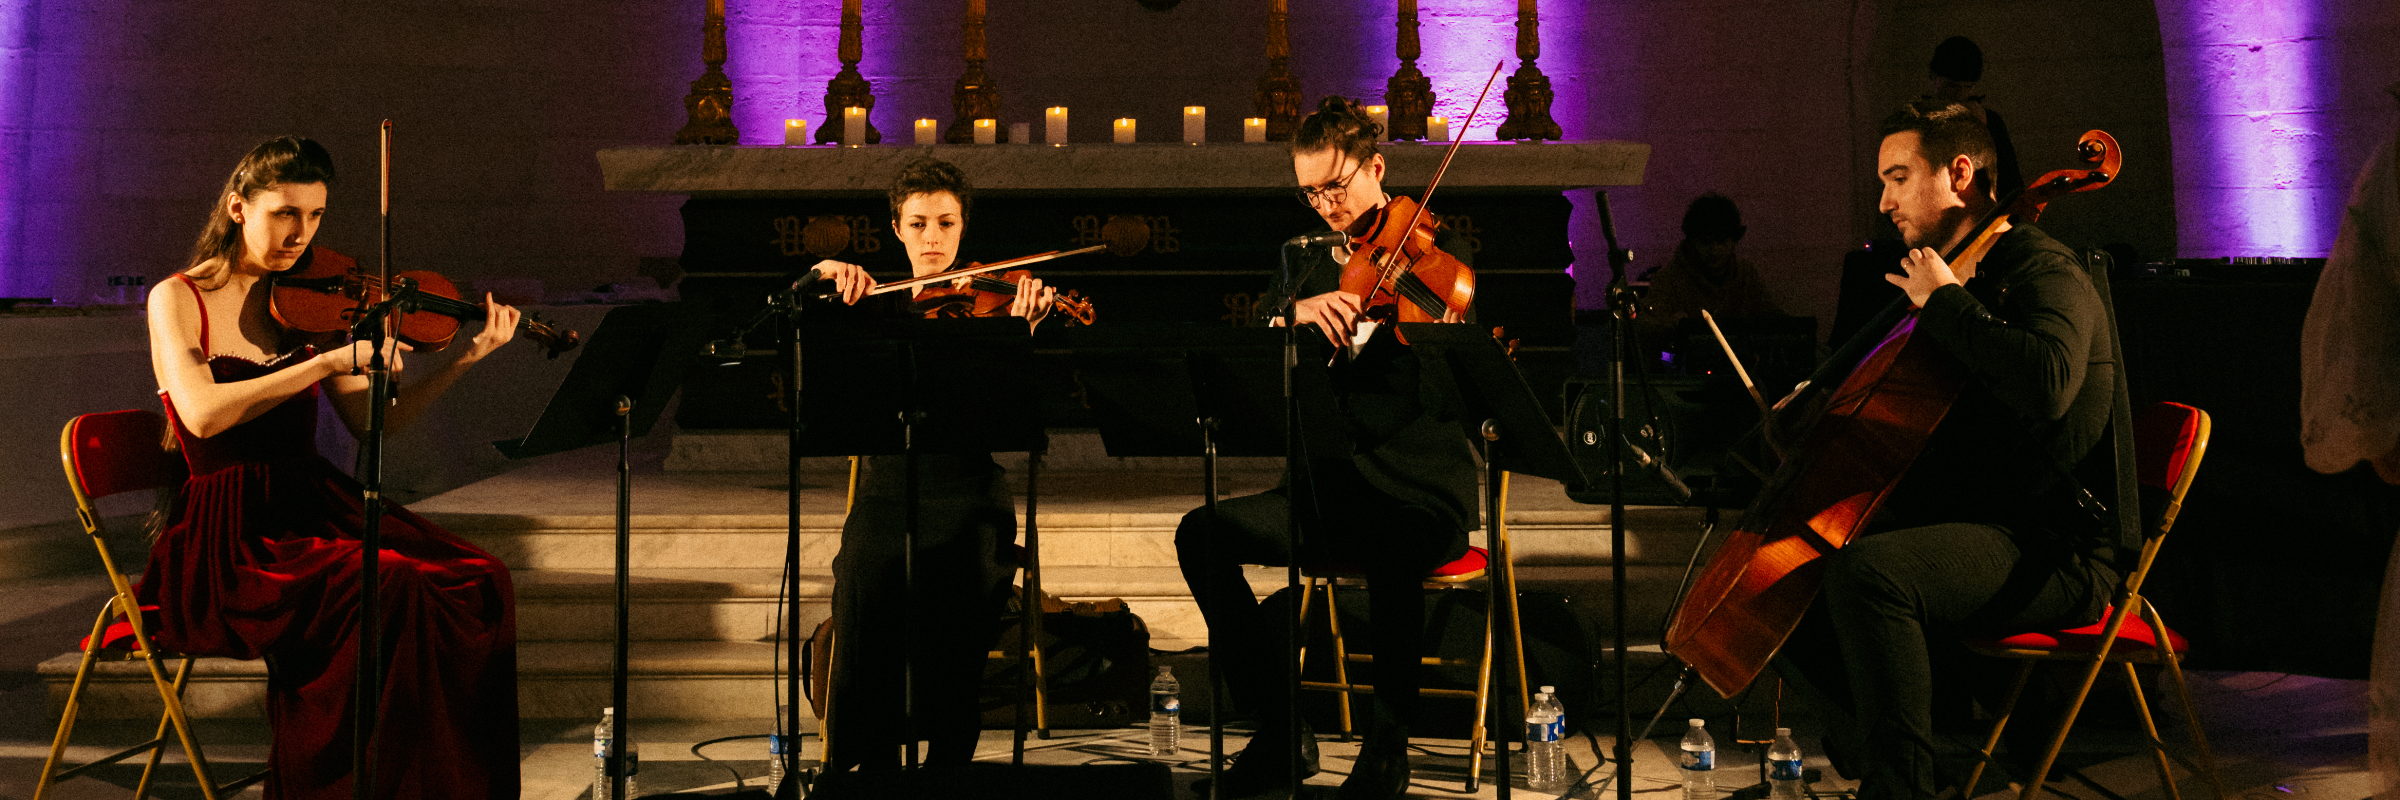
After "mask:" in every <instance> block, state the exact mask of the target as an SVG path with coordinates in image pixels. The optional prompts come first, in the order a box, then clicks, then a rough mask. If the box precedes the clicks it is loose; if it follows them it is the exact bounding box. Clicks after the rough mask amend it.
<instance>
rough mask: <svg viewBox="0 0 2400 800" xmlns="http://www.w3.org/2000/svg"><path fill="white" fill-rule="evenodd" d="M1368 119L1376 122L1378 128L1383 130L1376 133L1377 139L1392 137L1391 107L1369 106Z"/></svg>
mask: <svg viewBox="0 0 2400 800" xmlns="http://www.w3.org/2000/svg"><path fill="white" fill-rule="evenodd" d="M1367 121H1369V122H1373V123H1375V127H1376V129H1377V130H1379V131H1381V132H1380V133H1377V134H1375V138H1376V139H1377V140H1379V141H1380V140H1388V139H1390V138H1392V109H1391V108H1390V107H1388V106H1367Z"/></svg>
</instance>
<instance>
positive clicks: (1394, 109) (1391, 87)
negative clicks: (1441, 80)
mask: <svg viewBox="0 0 2400 800" xmlns="http://www.w3.org/2000/svg"><path fill="white" fill-rule="evenodd" d="M1395 50H1396V52H1397V54H1398V55H1399V56H1400V71H1399V72H1395V73H1392V79H1391V80H1389V81H1385V82H1384V84H1383V104H1384V105H1386V106H1390V107H1391V120H1392V121H1391V131H1390V132H1389V136H1390V137H1391V139H1392V140H1393V141H1399V140H1402V139H1423V138H1425V117H1427V116H1429V115H1431V114H1432V113H1433V79H1432V78H1428V77H1425V73H1424V72H1422V71H1419V70H1418V69H1417V56H1419V55H1422V54H1423V50H1422V48H1420V47H1419V46H1418V44H1417V0H1400V41H1399V45H1398V47H1397V48H1395Z"/></svg>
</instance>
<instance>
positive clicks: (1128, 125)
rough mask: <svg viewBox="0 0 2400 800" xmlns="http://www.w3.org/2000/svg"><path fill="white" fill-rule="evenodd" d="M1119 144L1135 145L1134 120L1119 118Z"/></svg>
mask: <svg viewBox="0 0 2400 800" xmlns="http://www.w3.org/2000/svg"><path fill="white" fill-rule="evenodd" d="M1117 144H1133V118H1132V117H1118V118H1117Z"/></svg>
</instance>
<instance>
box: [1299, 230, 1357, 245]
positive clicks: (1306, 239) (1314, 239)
mask: <svg viewBox="0 0 2400 800" xmlns="http://www.w3.org/2000/svg"><path fill="white" fill-rule="evenodd" d="M1283 246H1285V247H1348V246H1350V234H1347V233H1343V232H1341V231H1321V232H1318V233H1304V234H1301V235H1298V236H1294V237H1292V238H1289V239H1285V240H1283Z"/></svg>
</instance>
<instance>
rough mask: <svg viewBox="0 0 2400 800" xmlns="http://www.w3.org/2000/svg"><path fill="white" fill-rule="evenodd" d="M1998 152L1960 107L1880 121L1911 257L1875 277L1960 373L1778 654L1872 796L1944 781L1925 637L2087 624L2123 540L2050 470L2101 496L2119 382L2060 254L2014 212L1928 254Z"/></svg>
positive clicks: (2061, 249) (2108, 587)
mask: <svg viewBox="0 0 2400 800" xmlns="http://www.w3.org/2000/svg"><path fill="white" fill-rule="evenodd" d="M1995 160H1996V156H1995V154H1994V148H1993V145H1992V139H1991V134H1990V132H1989V131H1988V130H1987V129H1986V128H1985V126H1984V125H1983V123H1982V122H1981V121H1980V120H1979V119H1977V118H1976V116H1975V113H1974V111H1973V110H1972V109H1970V108H1968V107H1966V106H1962V105H1957V104H1947V103H1940V102H1936V101H1927V100H1919V101H1916V102H1913V103H1910V104H1909V105H1907V106H1905V107H1903V108H1901V109H1900V110H1899V111H1898V112H1896V113H1894V114H1892V115H1891V116H1890V117H1888V118H1886V119H1885V120H1884V123H1883V141H1882V145H1881V148H1880V150H1879V153H1878V156H1877V160H1876V167H1877V175H1878V176H1879V177H1880V178H1881V179H1882V182H1883V199H1882V201H1881V204H1880V208H1881V210H1882V211H1883V213H1884V214H1886V215H1888V216H1889V217H1890V218H1891V220H1892V222H1893V223H1894V224H1895V225H1897V226H1898V227H1899V229H1900V233H1901V234H1902V235H1903V236H1904V237H1905V238H1906V240H1907V244H1908V246H1909V248H1910V250H1909V251H1908V254H1907V256H1906V258H1905V259H1904V261H1903V264H1902V265H1903V267H1904V268H1905V269H1906V273H1907V274H1905V275H1892V276H1889V278H1888V279H1889V280H1890V281H1891V282H1892V283H1893V284H1895V285H1897V286H1899V287H1900V288H1901V290H1902V291H1904V292H1905V293H1906V294H1907V297H1908V302H1909V303H1911V304H1912V305H1914V306H1916V307H1917V308H1919V309H1920V311H1919V312H1918V316H1917V323H1916V329H1915V333H1914V336H1916V337H1922V338H1925V339H1929V340H1930V343H1931V344H1934V345H1937V346H1938V348H1939V350H1940V351H1941V352H1943V353H1946V354H1948V355H1949V356H1950V357H1951V358H1955V359H1956V360H1957V361H1958V362H1959V363H1960V364H1963V365H1964V366H1965V372H1966V374H1967V375H1968V376H1969V377H1967V378H1966V380H1965V383H1964V388H1963V390H1962V391H1961V393H1960V395H1959V397H1958V399H1957V400H1956V401H1955V402H1954V403H1952V404H1951V406H1950V408H1949V411H1948V413H1947V415H1946V416H1943V417H1942V418H1941V421H1940V423H1939V424H1938V426H1937V427H1935V428H1934V429H1933V432H1932V434H1931V435H1930V437H1929V438H1928V439H1927V440H1926V444H1925V447H1924V449H1923V451H1922V453H1921V454H1920V455H1919V456H1918V457H1917V460H1916V462H1915V463H1914V465H1913V466H1910V467H1908V470H1907V472H1906V473H1905V475H1904V476H1903V477H1902V478H1901V479H1900V480H1899V483H1898V484H1897V485H1896V486H1894V488H1893V489H1892V491H1891V494H1890V496H1889V498H1888V500H1886V502H1885V506H1884V509H1883V512H1882V513H1881V514H1880V515H1879V516H1878V517H1877V518H1876V519H1875V520H1873V521H1872V522H1871V523H1870V524H1869V525H1868V526H1867V529H1866V534H1867V535H1864V536H1862V537H1860V538H1858V539H1856V540H1855V541H1852V542H1850V543H1849V544H1848V545H1847V546H1845V547H1843V548H1842V549H1840V550H1838V551H1835V552H1834V554H1833V555H1832V556H1831V557H1830V563H1829V564H1828V565H1827V566H1826V572H1825V581H1824V587H1823V591H1822V592H1821V593H1820V594H1819V595H1818V597H1817V600H1816V603H1815V605H1814V606H1812V607H1811V608H1810V609H1809V612H1808V614H1807V616H1806V617H1804V618H1803V619H1802V621H1801V623H1800V625H1799V627H1798V628H1797V629H1796V630H1795V631H1794V632H1793V634H1792V636H1791V638H1790V639H1789V640H1788V641H1787V643H1786V644H1785V646H1784V649H1783V651H1782V655H1783V657H1784V658H1785V660H1786V662H1787V663H1789V664H1791V665H1794V666H1797V667H1798V668H1799V672H1800V674H1801V675H1802V676H1804V677H1806V678H1808V679H1809V682H1810V683H1812V684H1814V685H1815V687H1816V688H1817V689H1818V690H1820V691H1821V692H1822V693H1823V694H1824V695H1826V696H1827V699H1829V700H1831V704H1832V706H1833V708H1831V709H1828V710H1830V711H1833V712H1836V713H1835V714H1833V715H1832V716H1833V717H1834V719H1835V720H1836V721H1837V724H1836V725H1834V726H1833V727H1832V729H1831V730H1830V731H1829V735H1828V736H1827V737H1826V739H1825V742H1826V755H1827V756H1828V757H1829V758H1831V759H1832V760H1833V762H1834V766H1835V768H1837V769H1839V770H1841V771H1842V772H1843V773H1844V774H1846V775H1851V776H1853V777H1858V778H1859V779H1860V784H1859V796H1860V797H1862V798H1868V799H1869V800H1884V799H1885V798H1928V797H1933V796H1934V795H1935V793H1936V791H1937V790H1939V789H1940V788H1941V787H1940V783H1941V781H1940V776H1938V775H1937V774H1936V771H1935V769H1934V753H1935V748H1934V745H1933V709H1934V687H1933V672H1934V661H1935V660H1936V658H1937V657H1938V656H1940V655H1941V653H1940V652H1939V651H1937V646H1938V647H1943V648H1955V647H1956V645H1955V644H1948V643H1954V642H1956V641H1957V640H1958V637H1959V636H1961V635H1962V634H1967V633H1974V632H1987V631H1995V630H2000V629H2013V630H2026V629H2033V628H2040V627H2052V626H2055V627H2068V626H2073V625H2078V624H2083V623H2089V622H2092V621H2094V620H2097V619H2099V618H2100V614H2101V610H2102V607H2103V606H2104V605H2105V604H2106V603H2107V602H2108V600H2109V598H2110V597H2111V596H2112V595H2113V593H2114V592H2115V590H2116V587H2117V585H2118V583H2119V582H2120V577H2119V576H2120V575H2121V574H2123V572H2122V571H2123V570H2124V569H2125V568H2126V567H2127V565H2125V564H2124V563H2123V560H2124V559H2125V558H2127V557H2128V556H2132V555H2136V554H2138V552H2139V550H2140V541H2139V532H2138V531H2124V532H2121V533H2114V532H2111V531H2110V530H2109V527H2110V526H2108V525H2105V524H2104V523H2103V522H2102V521H2100V520H2098V519H2095V518H2094V517H2093V516H2092V514H2091V513H2090V512H2087V511H2085V510H2083V508H2082V507H2081V506H2080V505H2079V504H2078V503H2077V502H2076V500H2075V497H2074V495H2073V494H2072V492H2073V491H2074V490H2073V487H2072V484H2071V483H2070V482H2069V481H2067V480H2065V479H2064V478H2062V476H2061V473H2062V472H2068V471H2071V472H2072V474H2074V475H2075V476H2077V478H2076V480H2075V481H2074V482H2073V483H2080V484H2081V485H2082V486H2083V487H2085V488H2087V489H2089V490H2091V491H2092V492H2094V493H2095V494H2096V495H2098V497H2099V499H2100V500H2101V501H2102V502H2103V503H2108V504H2111V505H2112V507H2113V503H2114V502H2115V500H2116V498H2114V497H2112V496H2111V495H2113V494H2114V489H2115V483H2114V480H2113V475H2114V473H2113V470H2114V469H2115V465H2114V461H2115V458H2114V451H2113V449H2112V448H2108V447H2095V446H2094V445H2095V444H2096V443H2097V442H2098V441H2099V440H2100V439H2101V436H2102V434H2103V432H2104V430H2105V429H2106V428H2107V426H2108V422H2109V415H2110V410H2111V404H2112V401H2113V399H2114V396H2115V394H2114V393H2115V390H2116V383H2117V381H2116V370H2117V366H2116V364H2115V359H2114V356H2113V352H2112V351H2113V345H2112V343H2111V336H2112V332H2111V331H2110V329H2109V326H2108V324H2107V316H2106V312H2105V310H2104V309H2103V308H2102V307H2101V304H2100V298H2099V295H2098V293H2097V292H2096V291H2095V290H2094V288H2093V286H2092V283H2091V280H2090V278H2089V277H2088V276H2087V275H2086V274H2085V272H2084V270H2083V268H2082V267H2081V266H2080V262H2079V260H2078V259H2077V257H2076V255H2075V253H2074V252H2073V251H2070V250H2068V249H2067V247H2066V246H2065V245H2062V244H2060V243H2059V242H2058V241H2057V240H2055V239H2052V238H2050V237H2049V236H2048V235H2047V234H2044V233H2043V232H2042V231H2041V230H2040V229H2038V228H2036V227H2034V226H2032V225H2030V224H2026V223H2024V222H2023V221H2022V220H2018V221H2016V222H2015V223H2014V227H2013V228H2012V229H2010V230H2009V231H2008V232H2007V233H2005V234H2003V235H2001V236H2000V237H1999V240H1998V242H1997V244H1995V245H1994V246H1993V247H1992V248H1991V250H1990V252H1989V253H1987V254H1985V255H1984V256H1983V257H1982V259H1981V260H1980V261H1979V262H1974V263H1968V264H1959V265H1953V264H1949V263H1946V262H1945V261H1944V258H1945V256H1944V254H1945V253H1949V252H1953V251H1954V250H1955V249H1956V248H1957V247H1958V246H1959V245H1960V244H1961V243H1962V242H1965V241H1967V240H1968V239H1969V238H1970V237H1971V236H1972V235H1973V234H1974V233H1976V231H1977V230H1978V226H1977V225H1976V224H1975V223H1976V222H1977V221H1978V220H1981V219H1985V218H1986V217H1987V216H1988V215H1989V214H1991V212H1993V210H1994V209H1995V206H1996V203H1997V201H1996V198H1995V197H1994V194H1993V185H1994V182H1993V165H1994V163H1995ZM1884 334H1885V332H1884V331H1866V332H1862V333H1861V334H1860V335H1862V336H1877V337H1881V336H1883V335H1884ZM1912 346H1914V345H1912ZM1802 457H1805V456H1802ZM2070 468H2071V470H2070ZM2125 500H2126V501H2127V502H2133V499H2132V498H2125ZM1962 652H1963V651H1962ZM1844 721H1847V722H1854V723H1855V724H1838V723H1840V722H1844Z"/></svg>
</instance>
